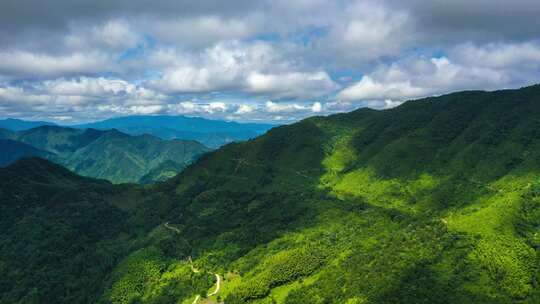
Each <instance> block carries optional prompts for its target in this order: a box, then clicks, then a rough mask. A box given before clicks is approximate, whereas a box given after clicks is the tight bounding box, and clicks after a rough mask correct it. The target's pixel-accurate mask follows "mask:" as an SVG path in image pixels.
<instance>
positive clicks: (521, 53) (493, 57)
mask: <svg viewBox="0 0 540 304" xmlns="http://www.w3.org/2000/svg"><path fill="white" fill-rule="evenodd" d="M452 56H453V57H454V58H455V59H456V61H458V62H459V63H461V64H464V65H474V66H481V67H487V68H496V69H500V68H508V67H513V68H517V67H523V68H527V69H530V68H532V67H536V68H538V67H540V45H539V44H537V43H532V42H526V43H517V44H503V43H489V44H487V45H483V46H477V45H473V44H471V43H467V44H464V45H460V46H458V47H456V48H455V49H454V50H453V52H452ZM531 65H532V66H531Z"/></svg>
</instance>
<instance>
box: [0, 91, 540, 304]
mask: <svg viewBox="0 0 540 304" xmlns="http://www.w3.org/2000/svg"><path fill="white" fill-rule="evenodd" d="M539 103H540V86H532V87H527V88H523V89H519V90H504V91H496V92H482V91H468V92H459V93H454V94H449V95H444V96H440V97H432V98H425V99H421V100H416V101H409V102H406V103H404V104H403V105H401V106H399V107H396V108H393V109H390V110H384V111H376V110H369V109H360V110H357V111H354V112H351V113H346V114H337V115H332V116H329V117H313V118H309V119H306V120H303V121H301V122H298V123H295V124H292V125H287V126H281V127H276V128H273V129H271V130H270V131H268V132H267V133H266V134H265V135H263V136H260V137H257V138H255V139H253V140H249V141H246V142H240V143H232V144H228V145H225V146H223V147H222V148H220V149H218V150H215V151H212V152H209V153H207V154H204V155H203V156H201V157H200V158H199V159H198V160H197V161H195V162H194V163H193V164H192V165H190V166H188V167H187V168H186V169H184V170H183V171H182V172H181V173H180V174H179V175H177V176H175V177H173V178H171V179H169V180H167V181H166V182H164V183H158V184H155V185H150V186H145V187H141V186H135V185H117V186H114V185H109V184H106V185H104V184H103V182H100V181H95V180H91V179H83V178H80V177H76V176H71V175H70V178H69V179H66V178H65V177H63V176H65V175H66V174H68V173H66V172H64V171H65V170H64V171H63V169H61V168H57V167H56V166H54V165H51V164H49V163H48V162H47V161H45V160H40V161H39V162H38V163H33V162H30V163H28V162H26V161H21V162H18V163H15V164H14V165H12V166H9V167H7V168H4V169H0V202H1V203H0V204H1V205H0V206H2V208H4V209H2V210H0V211H1V212H2V215H3V216H2V217H1V218H0V221H1V223H2V226H1V227H0V228H2V230H1V231H3V233H2V234H0V236H1V237H2V239H1V240H0V269H1V270H2V274H3V276H2V278H0V280H1V281H0V302H2V303H3V302H6V303H17V302H25V303H28V302H30V301H29V300H27V299H30V298H29V297H30V296H32V298H31V299H34V300H35V302H38V303H43V302H56V303H73V302H80V303H194V302H195V303H197V302H198V301H201V303H202V301H203V300H204V301H206V302H207V303H221V302H225V303H227V304H235V303H286V304H295V303H347V304H352V303H471V304H472V303H539V302H540V287H539V284H538V278H540V268H539V266H538V265H540V252H539V250H540V240H539V238H538V235H539V233H540V182H539V181H540V132H539V130H540V106H539ZM34 167H36V168H39V170H37V171H36V170H35V169H33V168H34ZM34 171H36V173H35V174H32V173H33V172H34ZM62 172H63V173H62ZM10 174H11V175H10ZM83 180H84V182H82V181H83ZM76 181H79V182H76ZM64 184H65V185H66V186H62V185H64ZM99 185H103V186H99ZM58 187H60V188H58ZM64 187H66V188H68V189H70V190H72V192H73V194H69V195H66V194H65V193H71V192H66V190H64ZM103 187H106V188H103ZM85 193H89V194H85ZM71 195H87V197H88V198H85V199H82V198H79V196H74V197H73V199H72V196H71ZM85 197H86V196H85ZM68 201H72V202H77V203H74V204H73V205H72V208H73V209H74V210H75V211H76V210H77V208H78V207H77V206H78V204H81V205H82V206H81V208H82V207H86V208H89V209H88V210H95V209H94V208H101V207H100V206H104V205H105V206H109V205H107V204H110V205H112V206H114V207H115V208H118V209H119V210H121V212H123V213H122V215H121V216H120V217H121V218H122V221H120V222H118V221H117V219H116V218H110V219H109V218H106V217H103V215H102V214H101V213H99V212H98V211H96V212H95V214H92V213H90V212H89V211H85V213H84V214H83V213H77V212H75V211H73V213H70V212H72V209H67V210H69V212H68V211H66V212H65V213H61V214H60V215H58V214H54V213H53V214H51V215H46V216H45V215H43V217H44V218H46V219H47V220H46V223H47V224H48V225H50V226H49V228H47V229H44V231H47V232H48V234H51V232H53V233H52V234H51V235H52V236H54V238H53V239H52V240H53V241H52V242H54V244H55V245H56V246H50V245H47V244H48V238H45V237H39V236H40V235H39V234H36V233H35V232H34V231H36V230H35V229H33V228H30V227H27V225H30V223H33V222H37V220H36V218H40V217H41V216H42V215H41V214H40V216H39V217H38V216H34V217H30V219H29V220H28V219H27V220H23V218H25V215H26V214H31V215H34V213H35V212H46V213H48V212H53V211H54V209H53V208H50V206H51V204H52V205H55V204H58V206H62V204H66V202H68ZM93 206H95V207H93ZM5 210H7V211H5ZM83 210H84V209H83ZM115 210H116V209H115ZM109 211H110V210H109ZM110 212H111V213H112V214H114V212H113V211H110ZM4 214H7V216H4ZM64 216H65V217H64ZM12 218H15V219H17V220H11V219H12ZM68 219H69V220H77V219H84V220H85V221H88V222H89V223H90V224H89V225H88V226H86V225H83V226H77V227H92V228H93V230H92V229H90V230H91V231H93V232H94V233H96V235H95V239H89V241H88V242H87V244H86V243H85V242H84V239H77V240H73V241H72V240H71V239H70V238H69V237H65V236H64V235H63V234H58V232H57V231H71V230H69V229H67V228H64V227H65V225H67V226H68V227H71V226H69V225H70V224H69V223H70V221H68ZM96 221H97V223H98V224H96ZM117 222H118V223H125V225H126V226H125V227H127V228H125V229H124V230H120V231H125V233H121V232H120V233H118V231H119V230H114V229H116V228H112V227H115V226H114V225H115V224H116V223H117ZM57 226H58V228H57ZM102 226H103V228H102ZM14 227H17V228H18V229H14ZM60 227H61V228H60ZM106 227H111V228H108V229H112V230H106V229H107V228H106ZM53 228H54V229H53ZM55 229H59V230H55ZM102 229H103V230H102ZM37 231H41V230H37ZM103 231H105V232H103ZM76 232H78V231H76ZM57 236H58V238H57ZM99 240H103V242H100V241H99ZM111 240H112V241H111ZM79 242H83V243H85V245H84V247H81V246H83V245H82V244H80V243H79ZM97 242H100V243H99V245H98V244H97ZM113 244H114V246H118V247H107V246H112V245H113ZM26 246H29V248H30V249H28V248H26ZM72 246H74V247H75V248H77V250H81V251H76V253H80V252H82V251H84V252H87V253H89V254H90V253H92V252H99V255H98V259H94V260H92V259H88V258H85V257H82V258H79V256H78V255H77V254H75V255H73V256H74V257H77V258H73V259H63V258H64V257H65V256H64V251H65V250H64V248H68V249H70V250H73V249H71V248H72ZM102 246H104V247H102ZM18 252H25V253H26V252H31V253H32V254H27V255H24V256H21V257H19V256H18V255H17V253H18ZM53 257H54V258H53ZM101 259H103V260H106V261H108V262H107V263H106V264H105V265H107V267H102V266H101V265H104V264H103V262H102V261H103V260H101ZM58 261H63V263H62V265H61V268H58V267H60V266H58ZM26 265H29V266H31V267H27V266H26ZM33 265H36V266H33ZM90 265H97V267H95V268H93V267H90ZM59 269H60V270H59ZM84 271H90V272H91V273H92V274H93V276H92V277H89V276H87V275H81V273H84ZM35 273H38V274H39V276H40V278H43V279H42V280H39V281H38V280H36V281H34V277H33V276H34V274H35ZM87 278H92V281H86V280H87ZM55 282H56V283H57V284H58V285H52V284H53V283H55ZM58 282H60V283H58ZM61 283H65V284H66V286H67V287H66V288H68V289H62V288H59V287H58V288H57V289H55V288H53V287H54V286H60V284H61ZM68 283H69V284H68ZM205 297H206V298H207V299H200V298H205ZM199 299H200V300H199ZM70 301H71V302H70ZM30 303H31V302H30Z"/></svg>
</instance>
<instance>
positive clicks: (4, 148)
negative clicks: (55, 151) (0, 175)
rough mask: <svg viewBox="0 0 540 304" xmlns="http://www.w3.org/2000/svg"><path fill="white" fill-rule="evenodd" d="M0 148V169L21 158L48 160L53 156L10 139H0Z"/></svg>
mask: <svg viewBox="0 0 540 304" xmlns="http://www.w3.org/2000/svg"><path fill="white" fill-rule="evenodd" d="M0 147H1V149H0V167H2V166H6V165H8V164H10V163H12V162H14V161H16V160H18V159H20V158H23V157H32V156H34V157H41V158H49V157H52V156H53V155H52V154H51V153H49V152H46V151H43V150H39V149H36V148H34V147H32V146H30V145H27V144H25V143H22V142H18V141H15V140H11V139H0Z"/></svg>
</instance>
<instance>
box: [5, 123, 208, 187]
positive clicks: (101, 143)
mask: <svg viewBox="0 0 540 304" xmlns="http://www.w3.org/2000/svg"><path fill="white" fill-rule="evenodd" d="M2 136H3V137H5V138H9V139H13V140H17V141H20V142H23V143H25V144H27V145H31V146H32V147H35V148H36V149H40V150H43V151H47V152H49V154H50V155H49V156H48V157H47V158H48V159H51V160H53V161H55V162H56V163H59V164H62V165H64V166H66V167H67V168H69V169H71V170H74V171H75V172H77V173H79V174H82V175H85V176H89V177H95V178H103V179H107V180H110V181H112V182H115V183H122V182H138V181H139V179H141V178H142V177H144V176H146V175H147V174H149V173H150V172H156V170H158V169H157V168H159V167H163V163H167V162H170V161H172V162H174V163H177V164H182V165H184V166H185V165H187V164H189V163H190V162H192V161H193V160H194V159H196V158H197V157H198V156H199V155H200V154H202V153H204V152H206V151H208V150H209V149H208V148H206V147H204V146H203V145H201V144H199V143H198V142H194V141H187V140H162V139H159V138H157V137H153V136H150V135H140V136H130V135H127V134H124V133H121V132H119V131H116V130H107V131H100V130H95V129H85V130H79V129H71V128H65V127H58V126H41V127H37V128H33V129H30V130H25V131H19V132H4V133H0V137H2ZM36 156H38V155H36ZM14 159H17V157H12V160H14ZM177 172H178V171H177ZM153 176H154V178H152V179H151V180H149V179H148V177H146V178H145V181H146V182H155V181H160V180H165V179H166V178H168V177H170V176H171V173H170V169H168V170H167V172H164V173H163V174H159V172H158V173H154V175H153Z"/></svg>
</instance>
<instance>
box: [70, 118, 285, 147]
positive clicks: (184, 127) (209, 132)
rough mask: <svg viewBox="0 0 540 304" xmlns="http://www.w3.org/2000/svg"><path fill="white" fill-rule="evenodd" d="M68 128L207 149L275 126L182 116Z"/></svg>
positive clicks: (125, 119)
mask: <svg viewBox="0 0 540 304" xmlns="http://www.w3.org/2000/svg"><path fill="white" fill-rule="evenodd" d="M72 127H74V128H94V129H98V130H107V129H117V130H120V131H122V132H125V133H128V134H131V135H140V134H151V135H154V136H157V137H160V138H163V139H174V138H178V139H191V140H196V141H198V142H200V143H202V144H204V145H205V146H207V147H212V148H217V147H219V146H222V145H224V144H227V143H230V142H233V141H243V140H248V139H251V138H254V137H257V136H259V135H261V134H263V133H265V132H266V131H268V130H269V129H271V128H272V127H275V125H270V124H254V123H237V122H229V121H220V120H209V119H204V118H200V117H186V116H126V117H118V118H112V119H107V120H103V121H98V122H94V123H88V124H82V125H75V126H72Z"/></svg>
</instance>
